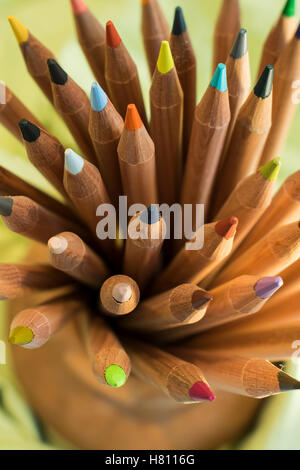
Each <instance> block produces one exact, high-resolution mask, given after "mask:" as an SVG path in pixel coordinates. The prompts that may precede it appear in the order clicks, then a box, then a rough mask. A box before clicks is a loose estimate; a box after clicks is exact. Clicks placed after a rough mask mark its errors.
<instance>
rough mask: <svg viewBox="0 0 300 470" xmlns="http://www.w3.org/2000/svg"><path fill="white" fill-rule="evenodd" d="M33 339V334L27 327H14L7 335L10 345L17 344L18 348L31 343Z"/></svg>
mask: <svg viewBox="0 0 300 470" xmlns="http://www.w3.org/2000/svg"><path fill="white" fill-rule="evenodd" d="M33 338H34V334H33V332H32V330H31V329H30V328H27V326H16V328H14V329H13V330H12V331H11V333H10V335H9V341H10V343H12V344H18V345H19V346H24V345H25V344H29V343H31V341H32V340H33Z"/></svg>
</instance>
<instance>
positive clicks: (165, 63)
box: [157, 41, 174, 75]
mask: <svg viewBox="0 0 300 470" xmlns="http://www.w3.org/2000/svg"><path fill="white" fill-rule="evenodd" d="M173 68H174V60H173V56H172V52H171V49H170V44H169V42H168V41H162V43H161V46H160V51H159V56H158V60H157V69H158V71H159V72H160V73H162V74H163V75H164V74H166V73H168V72H170V70H172V69H173Z"/></svg>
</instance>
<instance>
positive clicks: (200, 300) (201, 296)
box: [192, 288, 212, 310]
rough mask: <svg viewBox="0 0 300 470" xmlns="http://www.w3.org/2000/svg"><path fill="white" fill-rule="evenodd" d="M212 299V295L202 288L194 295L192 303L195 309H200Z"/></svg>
mask: <svg viewBox="0 0 300 470" xmlns="http://www.w3.org/2000/svg"><path fill="white" fill-rule="evenodd" d="M211 300H212V295H210V294H209V293H208V292H206V291H205V290H202V289H200V288H199V289H198V290H196V291H195V292H194V293H193V295H192V305H193V308H194V309H195V310H200V309H201V308H203V307H204V306H205V305H207V304H208V302H210V301H211Z"/></svg>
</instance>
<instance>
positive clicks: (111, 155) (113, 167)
mask: <svg viewBox="0 0 300 470" xmlns="http://www.w3.org/2000/svg"><path fill="white" fill-rule="evenodd" d="M123 128H124V122H123V119H122V118H121V116H120V114H119V113H118V112H117V111H116V109H115V108H114V106H113V104H112V103H111V101H110V99H109V98H108V97H107V95H106V94H105V92H104V91H103V90H102V88H101V87H100V86H99V85H98V83H97V82H94V83H93V84H92V89H91V109H90V119H89V133H90V136H91V139H92V142H93V145H94V148H95V152H96V156H97V164H98V168H99V170H100V173H101V176H102V178H103V181H104V184H105V186H106V188H107V191H108V194H109V196H110V199H111V200H112V202H113V204H114V205H115V206H116V207H117V205H118V202H119V196H120V195H121V194H122V185H121V175H120V168H119V162H118V154H117V147H118V143H119V140H120V137H121V134H122V131H123Z"/></svg>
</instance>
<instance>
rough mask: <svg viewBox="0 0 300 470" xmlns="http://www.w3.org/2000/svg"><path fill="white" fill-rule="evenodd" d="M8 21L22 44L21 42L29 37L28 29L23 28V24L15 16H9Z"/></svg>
mask: <svg viewBox="0 0 300 470" xmlns="http://www.w3.org/2000/svg"><path fill="white" fill-rule="evenodd" d="M8 21H9V23H10V26H11V27H12V30H13V32H14V34H15V36H16V39H17V41H18V43H19V44H22V42H26V41H27V40H28V38H29V31H28V29H27V28H25V26H24V25H23V24H22V23H21V22H20V21H19V20H18V19H17V18H16V17H15V16H9V17H8Z"/></svg>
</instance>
